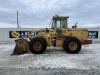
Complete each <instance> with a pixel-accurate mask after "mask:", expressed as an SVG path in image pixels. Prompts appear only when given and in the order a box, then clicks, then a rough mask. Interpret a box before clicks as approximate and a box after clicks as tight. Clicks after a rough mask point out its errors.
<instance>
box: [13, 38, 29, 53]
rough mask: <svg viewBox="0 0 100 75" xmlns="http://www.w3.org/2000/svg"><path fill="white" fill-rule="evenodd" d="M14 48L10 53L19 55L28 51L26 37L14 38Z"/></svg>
mask: <svg viewBox="0 0 100 75" xmlns="http://www.w3.org/2000/svg"><path fill="white" fill-rule="evenodd" d="M15 43H16V45H15V48H14V51H13V53H12V54H11V55H21V54H24V53H27V52H28V51H29V43H28V41H27V40H26V39H19V40H15Z"/></svg>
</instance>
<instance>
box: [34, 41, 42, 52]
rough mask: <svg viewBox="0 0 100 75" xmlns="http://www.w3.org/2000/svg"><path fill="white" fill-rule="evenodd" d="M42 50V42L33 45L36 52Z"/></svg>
mask: <svg viewBox="0 0 100 75" xmlns="http://www.w3.org/2000/svg"><path fill="white" fill-rule="evenodd" d="M41 48H42V44H41V42H39V41H37V42H35V43H33V49H34V50H36V51H40V50H41Z"/></svg>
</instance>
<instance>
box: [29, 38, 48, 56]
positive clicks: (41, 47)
mask: <svg viewBox="0 0 100 75" xmlns="http://www.w3.org/2000/svg"><path fill="white" fill-rule="evenodd" d="M46 47H47V43H46V41H45V40H44V39H43V38H42V37H35V38H33V39H32V40H31V41H30V44H29V48H30V51H31V52H32V53H34V54H42V53H43V52H44V51H45V50H46Z"/></svg>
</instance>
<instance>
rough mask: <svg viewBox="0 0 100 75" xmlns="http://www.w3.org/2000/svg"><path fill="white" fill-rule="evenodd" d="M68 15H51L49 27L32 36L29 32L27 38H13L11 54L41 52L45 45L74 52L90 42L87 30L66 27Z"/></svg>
mask: <svg viewBox="0 0 100 75" xmlns="http://www.w3.org/2000/svg"><path fill="white" fill-rule="evenodd" d="M68 18H69V17H68V16H58V15H55V16H53V17H52V22H51V28H49V29H47V28H46V29H44V30H43V29H41V30H39V31H36V32H35V34H36V35H34V36H32V35H31V33H30V34H29V35H28V38H29V39H30V41H28V40H27V39H18V40H15V42H16V46H15V49H14V51H13V53H12V55H20V54H23V53H26V52H27V51H29V50H30V51H31V52H32V53H34V54H41V53H43V52H44V51H45V50H46V48H47V47H51V46H54V47H62V48H63V49H64V50H65V51H66V52H67V53H70V54H76V53H78V52H79V51H80V50H81V47H82V45H87V44H92V40H88V30H87V29H86V28H77V25H76V24H75V26H73V27H72V28H68Z"/></svg>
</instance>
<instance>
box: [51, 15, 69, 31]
mask: <svg viewBox="0 0 100 75" xmlns="http://www.w3.org/2000/svg"><path fill="white" fill-rule="evenodd" d="M68 18H69V17H68V16H58V15H55V16H53V22H52V27H51V28H52V29H59V28H67V27H68Z"/></svg>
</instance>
